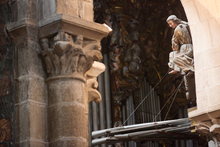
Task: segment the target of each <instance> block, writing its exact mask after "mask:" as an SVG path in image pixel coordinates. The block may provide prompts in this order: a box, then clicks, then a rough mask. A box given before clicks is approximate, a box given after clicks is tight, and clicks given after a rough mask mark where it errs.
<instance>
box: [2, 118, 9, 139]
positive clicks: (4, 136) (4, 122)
mask: <svg viewBox="0 0 220 147" xmlns="http://www.w3.org/2000/svg"><path fill="white" fill-rule="evenodd" d="M10 139H11V124H10V121H9V120H6V119H0V142H3V141H8V140H10Z"/></svg>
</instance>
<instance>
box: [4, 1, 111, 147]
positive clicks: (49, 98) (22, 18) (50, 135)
mask: <svg viewBox="0 0 220 147" xmlns="http://www.w3.org/2000/svg"><path fill="white" fill-rule="evenodd" d="M10 7H11V9H12V15H13V16H12V18H11V20H12V22H10V24H8V26H7V29H8V32H9V33H10V35H11V37H12V38H13V42H14V44H15V57H14V63H15V78H16V79H15V80H16V81H17V88H16V90H17V91H16V105H15V106H16V118H15V119H16V132H15V133H16V145H17V146H21V147H29V146H31V147H32V146H34V147H36V146H37V147H41V146H42V147H45V146H47V145H48V143H49V146H59V147H65V146H66V147H67V146H68V147H69V146H77V147H78V146H79V147H80V146H83V147H84V146H88V125H87V124H88V108H87V105H88V99H99V98H95V97H94V96H98V95H95V93H93V92H94V91H93V92H91V91H90V92H89V86H88V85H89V84H88V81H89V80H90V79H95V78H96V76H98V75H97V74H96V76H95V77H94V76H90V75H89V73H86V72H87V71H88V70H89V69H91V68H93V66H94V61H100V60H101V58H102V56H101V53H100V45H99V43H100V40H101V39H102V38H103V37H104V36H106V35H107V34H108V32H109V30H108V29H107V28H106V27H105V26H103V25H101V24H97V23H94V22H93V1H92V0H38V1H36V0H18V1H13V2H12V3H10ZM39 43H40V44H39ZM40 45H41V47H40ZM41 58H42V59H43V60H41ZM42 61H43V64H42ZM99 73H100V72H99ZM94 85H95V84H91V85H90V86H92V88H94V87H97V85H96V86H94ZM90 88H91V87H90ZM90 90H91V89H90ZM89 94H92V95H93V96H91V97H90V98H89Z"/></svg>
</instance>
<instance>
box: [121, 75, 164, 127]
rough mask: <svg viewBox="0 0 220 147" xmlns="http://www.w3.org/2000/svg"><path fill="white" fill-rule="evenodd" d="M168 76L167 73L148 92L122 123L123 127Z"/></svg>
mask: <svg viewBox="0 0 220 147" xmlns="http://www.w3.org/2000/svg"><path fill="white" fill-rule="evenodd" d="M167 75H168V72H167V73H166V74H165V75H164V76H163V77H162V78H161V79H160V81H159V82H158V83H157V84H156V85H155V86H154V87H153V88H152V89H151V90H150V92H149V93H148V95H147V96H145V97H144V98H143V100H142V101H141V102H140V103H139V104H138V105H137V107H136V108H135V109H134V111H132V112H131V114H130V115H129V116H128V118H127V119H126V120H125V121H124V122H123V125H125V123H126V122H127V121H128V120H129V119H130V117H131V116H132V115H133V114H134V113H135V112H136V111H137V109H138V108H139V107H140V106H141V105H142V104H143V102H144V101H145V100H146V99H147V98H148V97H149V96H150V94H151V93H152V92H153V90H154V89H155V88H156V87H157V86H158V85H159V84H160V83H161V81H162V80H163V79H164V78H165V77H166V76H167Z"/></svg>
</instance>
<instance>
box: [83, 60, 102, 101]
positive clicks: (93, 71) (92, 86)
mask: <svg viewBox="0 0 220 147" xmlns="http://www.w3.org/2000/svg"><path fill="white" fill-rule="evenodd" d="M104 71H105V65H104V64H103V63H100V62H96V61H95V62H94V63H93V64H92V67H91V68H90V70H88V71H87V72H86V78H87V82H86V84H87V90H88V99H89V102H91V101H95V102H99V101H101V99H102V96H101V94H100V93H99V91H98V90H97V88H98V82H97V77H98V76H99V75H100V74H101V73H102V72H104Z"/></svg>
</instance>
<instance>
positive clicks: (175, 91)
mask: <svg viewBox="0 0 220 147" xmlns="http://www.w3.org/2000/svg"><path fill="white" fill-rule="evenodd" d="M178 87H179V85H178ZM178 87H177V88H176V89H175V90H174V91H173V92H172V94H171V95H170V97H169V98H168V99H167V101H166V102H165V104H164V105H163V107H162V108H161V109H160V111H159V112H158V113H157V115H156V116H155V118H154V119H153V122H154V121H156V118H157V117H158V116H159V115H160V113H161V112H162V111H163V109H164V108H165V106H166V104H168V102H169V101H170V100H171V98H172V97H173V96H174V94H175V93H177V92H178Z"/></svg>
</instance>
